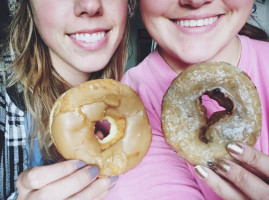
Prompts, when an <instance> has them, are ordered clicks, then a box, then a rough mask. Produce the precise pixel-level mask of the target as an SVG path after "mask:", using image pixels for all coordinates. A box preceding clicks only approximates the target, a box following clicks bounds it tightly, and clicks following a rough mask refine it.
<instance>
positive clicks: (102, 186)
mask: <svg viewBox="0 0 269 200" xmlns="http://www.w3.org/2000/svg"><path fill="white" fill-rule="evenodd" d="M117 179H118V176H114V177H106V178H100V179H98V180H96V181H94V182H93V183H92V184H91V185H90V186H88V187H86V188H85V189H84V190H82V191H81V192H79V193H77V194H75V195H73V196H72V197H71V198H70V199H72V200H75V199H96V200H97V199H103V198H104V197H105V196H106V195H107V194H108V192H109V190H110V188H112V187H113V186H114V185H115V182H116V181H117Z"/></svg>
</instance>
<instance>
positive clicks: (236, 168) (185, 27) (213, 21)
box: [108, 0, 269, 199]
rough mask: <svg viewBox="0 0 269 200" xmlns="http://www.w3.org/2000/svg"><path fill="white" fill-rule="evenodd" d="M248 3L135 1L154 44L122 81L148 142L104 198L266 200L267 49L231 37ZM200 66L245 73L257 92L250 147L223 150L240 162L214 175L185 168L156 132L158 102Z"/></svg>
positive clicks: (268, 46)
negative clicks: (256, 126)
mask: <svg viewBox="0 0 269 200" xmlns="http://www.w3.org/2000/svg"><path fill="white" fill-rule="evenodd" d="M253 3H254V0H165V1H164V0H155V1H152V0H140V9H141V14H142V19H143V21H144V24H145V26H146V28H147V30H148V32H149V34H150V35H151V36H152V38H153V39H154V40H155V41H156V42H157V44H158V46H157V49H156V50H155V51H154V52H153V53H151V54H150V55H149V56H148V57H147V58H145V60H144V61H142V63H140V64H139V65H138V66H137V67H134V68H132V69H130V70H129V71H128V72H127V73H126V74H125V76H124V78H123V80H122V81H123V82H124V83H126V84H128V85H130V86H131V87H132V88H133V89H134V90H135V91H136V92H137V93H138V94H139V96H140V97H141V98H142V100H143V102H144V104H145V106H146V109H147V112H148V116H149V120H150V123H151V126H152V133H153V139H152V144H151V147H150V149H149V152H148V154H147V156H146V157H145V158H144V160H143V161H142V163H141V164H140V165H139V166H137V167H136V168H135V169H133V170H131V171H129V172H127V173H126V174H124V175H122V176H120V178H119V181H118V182H117V185H116V186H115V188H114V189H112V190H111V192H110V194H109V196H108V198H109V197H110V198H111V199H124V197H125V199H220V198H221V199H246V198H250V199H266V198H268V196H269V185H268V182H269V157H268V154H269V139H268V134H269V131H268V130H269V103H268V97H269V89H268V88H266V86H267V85H268V84H269V80H268V77H269V67H268V65H269V58H268V57H269V56H268V53H269V43H267V42H261V41H256V40H252V39H250V38H248V37H245V36H239V35H238V32H239V31H240V29H241V28H242V27H243V25H244V24H245V22H246V21H247V19H248V17H249V15H250V13H251V10H252V5H253ZM205 61H224V62H228V63H231V64H232V65H234V66H238V67H239V68H241V69H242V70H243V71H245V72H246V73H247V74H248V75H249V76H250V77H251V80H252V82H253V83H254V84H255V86H256V87H257V91H258V93H259V95H260V99H261V104H262V120H263V121H262V131H261V135H260V137H259V139H258V141H257V143H256V145H255V149H254V148H252V147H249V146H246V145H244V144H238V143H233V144H231V145H230V146H229V147H230V148H228V151H229V152H230V153H231V155H232V156H233V157H234V158H235V159H237V160H238V161H240V164H236V163H235V162H231V161H228V160H225V161H224V162H220V165H219V167H218V172H219V174H221V175H218V174H217V173H215V172H214V171H212V170H211V169H209V168H207V167H202V166H196V167H195V168H194V166H191V165H189V164H188V163H186V162H185V161H184V160H183V159H182V158H180V157H179V156H178V155H177V154H176V152H174V151H173V150H172V149H171V148H170V147H169V146H168V145H167V143H166V142H165V139H164V137H163V134H162V129H161V103H162V98H163V95H164V93H165V92H166V90H167V88H168V87H169V85H170V83H171V82H172V81H173V79H174V78H175V77H176V76H177V75H178V74H179V73H180V72H182V71H183V70H185V69H187V68H188V67H189V66H191V65H193V64H196V63H200V62H205ZM211 107H213V105H211ZM207 109H209V110H210V107H208V108H207ZM232 152H233V153H232ZM261 152H262V153H261ZM249 167H250V168H252V169H255V170H254V171H253V170H248V169H249ZM222 177H225V178H222ZM208 186H209V187H211V189H210V188H209V187H208ZM126 196H127V197H126Z"/></svg>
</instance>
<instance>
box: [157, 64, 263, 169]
mask: <svg viewBox="0 0 269 200" xmlns="http://www.w3.org/2000/svg"><path fill="white" fill-rule="evenodd" d="M203 95H208V96H209V97H210V98H211V99H213V100H216V101H217V102H218V103H219V105H220V106H221V107H223V108H225V110H222V111H218V112H215V113H213V114H212V115H211V117H210V118H209V119H207V113H206V108H205V106H203V104H202V100H201V97H202V96H203ZM161 118H162V129H163V133H164V136H165V138H166V140H167V142H168V144H170V145H171V146H172V147H173V148H174V150H175V151H177V152H178V154H179V155H180V156H182V157H183V158H185V159H186V160H187V161H188V162H189V163H191V164H193V165H197V164H199V165H204V166H206V165H210V164H213V163H214V161H215V160H216V159H224V158H226V159H232V158H231V156H229V154H228V152H227V151H226V146H227V144H228V143H230V142H232V141H234V142H235V141H240V142H244V143H246V144H248V145H250V146H253V145H254V144H255V143H256V140H257V138H258V136H259V134H260V130H261V104H260V99H259V95H258V93H257V91H256V88H255V86H254V84H253V83H252V82H251V80H250V78H249V77H248V76H247V75H246V74H245V73H244V72H243V71H241V70H240V69H239V68H237V67H234V66H232V65H230V64H227V63H224V62H208V63H201V64H197V65H195V66H191V67H189V68H188V69H187V70H185V71H183V72H182V73H180V74H179V75H178V76H177V77H176V78H175V79H174V80H173V82H172V84H171V85H170V87H169V88H168V90H167V91H166V93H165V95H164V97H163V102H162V117H161Z"/></svg>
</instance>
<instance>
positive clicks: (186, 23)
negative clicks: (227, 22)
mask: <svg viewBox="0 0 269 200" xmlns="http://www.w3.org/2000/svg"><path fill="white" fill-rule="evenodd" d="M217 19H218V16H216V17H209V18H205V19H198V20H194V19H191V20H176V21H175V22H176V23H177V24H178V25H180V26H182V27H201V26H207V25H210V24H213V23H214V22H215V21H217Z"/></svg>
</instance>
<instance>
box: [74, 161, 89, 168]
mask: <svg viewBox="0 0 269 200" xmlns="http://www.w3.org/2000/svg"><path fill="white" fill-rule="evenodd" d="M86 165H87V163H86V162H85V161H82V160H81V161H78V162H77V163H76V170H79V169H81V168H83V167H85V166H86Z"/></svg>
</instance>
